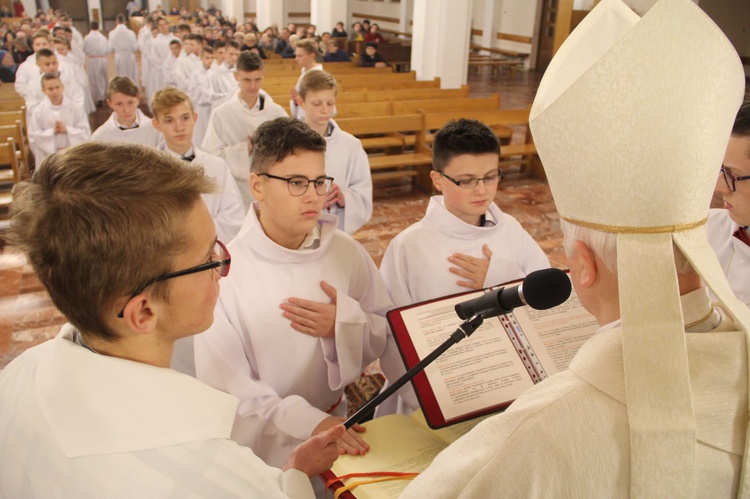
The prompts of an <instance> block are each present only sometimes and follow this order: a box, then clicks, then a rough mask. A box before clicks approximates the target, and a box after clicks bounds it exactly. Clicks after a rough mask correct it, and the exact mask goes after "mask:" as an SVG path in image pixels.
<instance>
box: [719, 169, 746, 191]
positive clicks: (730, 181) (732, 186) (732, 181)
mask: <svg viewBox="0 0 750 499" xmlns="http://www.w3.org/2000/svg"><path fill="white" fill-rule="evenodd" d="M721 173H722V175H724V182H726V183H727V187H729V190H730V191H732V192H735V191H736V190H737V182H739V181H740V180H747V179H750V175H743V176H742V177H735V176H734V173H732V172H731V171H729V170H728V169H727V168H726V167H725V166H722V167H721Z"/></svg>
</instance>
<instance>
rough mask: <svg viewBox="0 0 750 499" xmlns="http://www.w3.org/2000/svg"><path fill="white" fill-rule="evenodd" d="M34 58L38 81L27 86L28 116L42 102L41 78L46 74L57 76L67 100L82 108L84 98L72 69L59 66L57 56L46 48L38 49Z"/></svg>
mask: <svg viewBox="0 0 750 499" xmlns="http://www.w3.org/2000/svg"><path fill="white" fill-rule="evenodd" d="M34 58H35V59H36V64H37V71H38V78H39V80H36V84H35V85H29V88H28V90H27V93H26V95H25V96H24V99H25V100H26V110H27V114H28V116H31V113H32V112H33V111H34V108H35V107H36V106H37V105H38V104H39V103H40V102H42V101H43V100H44V92H42V87H41V77H42V75H44V74H47V73H49V74H56V75H58V76H59V78H60V80H61V81H62V83H63V85H64V87H65V90H64V91H65V97H67V100H68V101H69V102H74V103H75V104H76V105H79V106H81V108H84V106H85V102H86V96H85V95H84V92H83V89H82V87H81V85H80V83H79V82H78V80H77V78H76V74H75V71H74V68H72V67H70V66H68V65H64V66H63V65H61V64H60V60H59V59H58V58H57V54H55V53H54V52H53V51H52V50H50V49H48V48H44V49H40V50H39V51H38V52H37V53H36V54H34ZM32 81H34V80H32ZM84 110H85V111H86V113H88V109H85V108H84Z"/></svg>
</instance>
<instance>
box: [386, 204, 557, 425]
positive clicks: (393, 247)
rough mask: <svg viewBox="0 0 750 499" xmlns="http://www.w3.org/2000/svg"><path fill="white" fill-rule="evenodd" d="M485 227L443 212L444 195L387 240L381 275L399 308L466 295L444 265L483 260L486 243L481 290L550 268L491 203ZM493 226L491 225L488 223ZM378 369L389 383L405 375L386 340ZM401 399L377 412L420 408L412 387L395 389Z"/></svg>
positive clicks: (529, 240) (518, 227) (513, 223)
mask: <svg viewBox="0 0 750 499" xmlns="http://www.w3.org/2000/svg"><path fill="white" fill-rule="evenodd" d="M485 219H486V222H485V223H487V225H485V226H484V227H477V226H474V225H469V224H467V223H466V222H464V221H463V220H461V219H460V218H458V217H457V216H455V215H453V214H452V213H451V212H449V211H448V210H447V209H446V208H445V202H444V199H443V196H433V197H432V198H430V203H429V204H428V205H427V211H426V213H425V216H424V218H422V220H420V221H419V222H417V223H415V224H413V225H411V226H410V227H408V228H406V229H405V230H403V231H402V232H401V233H400V234H398V235H397V236H396V237H394V238H393V240H391V242H390V244H389V245H388V248H387V249H386V251H385V255H384V256H383V260H382V262H381V263H380V275H381V276H382V277H383V282H385V285H386V287H387V288H388V293H389V294H390V296H391V299H392V300H393V303H394V304H395V305H396V306H397V307H403V306H406V305H411V304H412V303H418V302H422V301H427V300H432V299H433V298H438V297H441V296H447V295H451V294H455V293H461V292H466V291H469V289H468V288H464V287H461V286H459V285H458V284H456V281H463V280H465V279H464V278H463V277H461V276H459V275H456V274H453V273H451V272H450V271H449V270H448V269H449V268H450V267H455V265H453V264H452V263H450V262H449V261H448V257H449V256H451V255H453V254H454V253H463V254H466V255H469V256H473V257H475V258H485V256H484V252H483V250H482V246H484V245H485V244H487V245H488V246H489V248H490V251H492V258H491V259H490V265H489V268H488V269H487V276H486V277H485V280H484V283H482V287H485V288H486V287H489V286H494V285H497V284H502V283H504V282H508V281H512V280H514V279H521V278H523V277H524V276H526V275H527V274H529V273H530V272H533V271H535V270H540V269H544V268H548V267H549V260H548V259H547V256H546V255H545V254H544V251H543V250H542V248H540V247H539V245H538V244H537V243H536V242H535V241H534V239H533V238H532V237H531V236H530V235H529V233H528V232H526V231H525V230H524V229H523V227H521V224H519V223H518V221H517V220H516V219H515V218H513V217H512V216H510V215H508V214H506V213H503V212H502V211H500V208H498V207H497V205H496V204H495V203H492V204H491V205H490V207H489V209H488V210H487V213H486V214H485ZM492 224H494V225H492ZM381 367H382V369H383V372H384V373H385V375H386V377H387V378H388V379H389V380H395V379H397V378H399V377H400V376H402V375H403V374H404V373H406V369H404V364H403V361H402V360H401V355H400V354H399V352H398V347H397V346H396V343H395V341H393V340H392V339H391V338H389V343H388V347H387V348H386V353H385V354H384V355H383V358H382V359H381ZM398 393H399V397H400V398H401V399H402V400H403V402H405V403H406V407H404V406H403V404H402V402H401V401H399V400H398V399H397V398H396V397H391V398H390V399H388V400H386V401H385V402H384V403H383V404H381V406H380V407H379V408H378V412H377V414H378V415H379V416H380V415H384V414H389V413H392V412H410V411H411V410H414V409H416V408H417V407H418V403H417V399H416V397H415V395H414V392H413V389H412V387H411V385H406V386H405V387H404V388H402V389H400V390H399V392H398Z"/></svg>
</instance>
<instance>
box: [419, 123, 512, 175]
mask: <svg viewBox="0 0 750 499" xmlns="http://www.w3.org/2000/svg"><path fill="white" fill-rule="evenodd" d="M463 154H471V155H474V156H476V155H479V154H497V156H498V158H499V157H500V141H499V140H498V139H497V135H495V132H493V131H492V129H491V128H490V127H488V126H487V125H485V124H484V123H482V122H481V121H477V120H467V119H463V118H462V119H459V120H451V121H449V122H448V123H446V125H445V126H444V127H443V128H441V129H440V130H438V132H437V133H436V134H435V142H434V143H433V144H432V167H433V168H434V169H435V170H436V171H439V172H441V171H443V169H444V168H445V167H446V166H448V163H450V162H451V160H453V158H455V157H456V156H461V155H463Z"/></svg>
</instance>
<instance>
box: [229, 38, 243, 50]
mask: <svg viewBox="0 0 750 499" xmlns="http://www.w3.org/2000/svg"><path fill="white" fill-rule="evenodd" d="M226 47H227V48H229V47H232V48H235V49H237V50H239V49H240V44H239V43H237V42H236V41H235V40H227V44H226Z"/></svg>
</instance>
